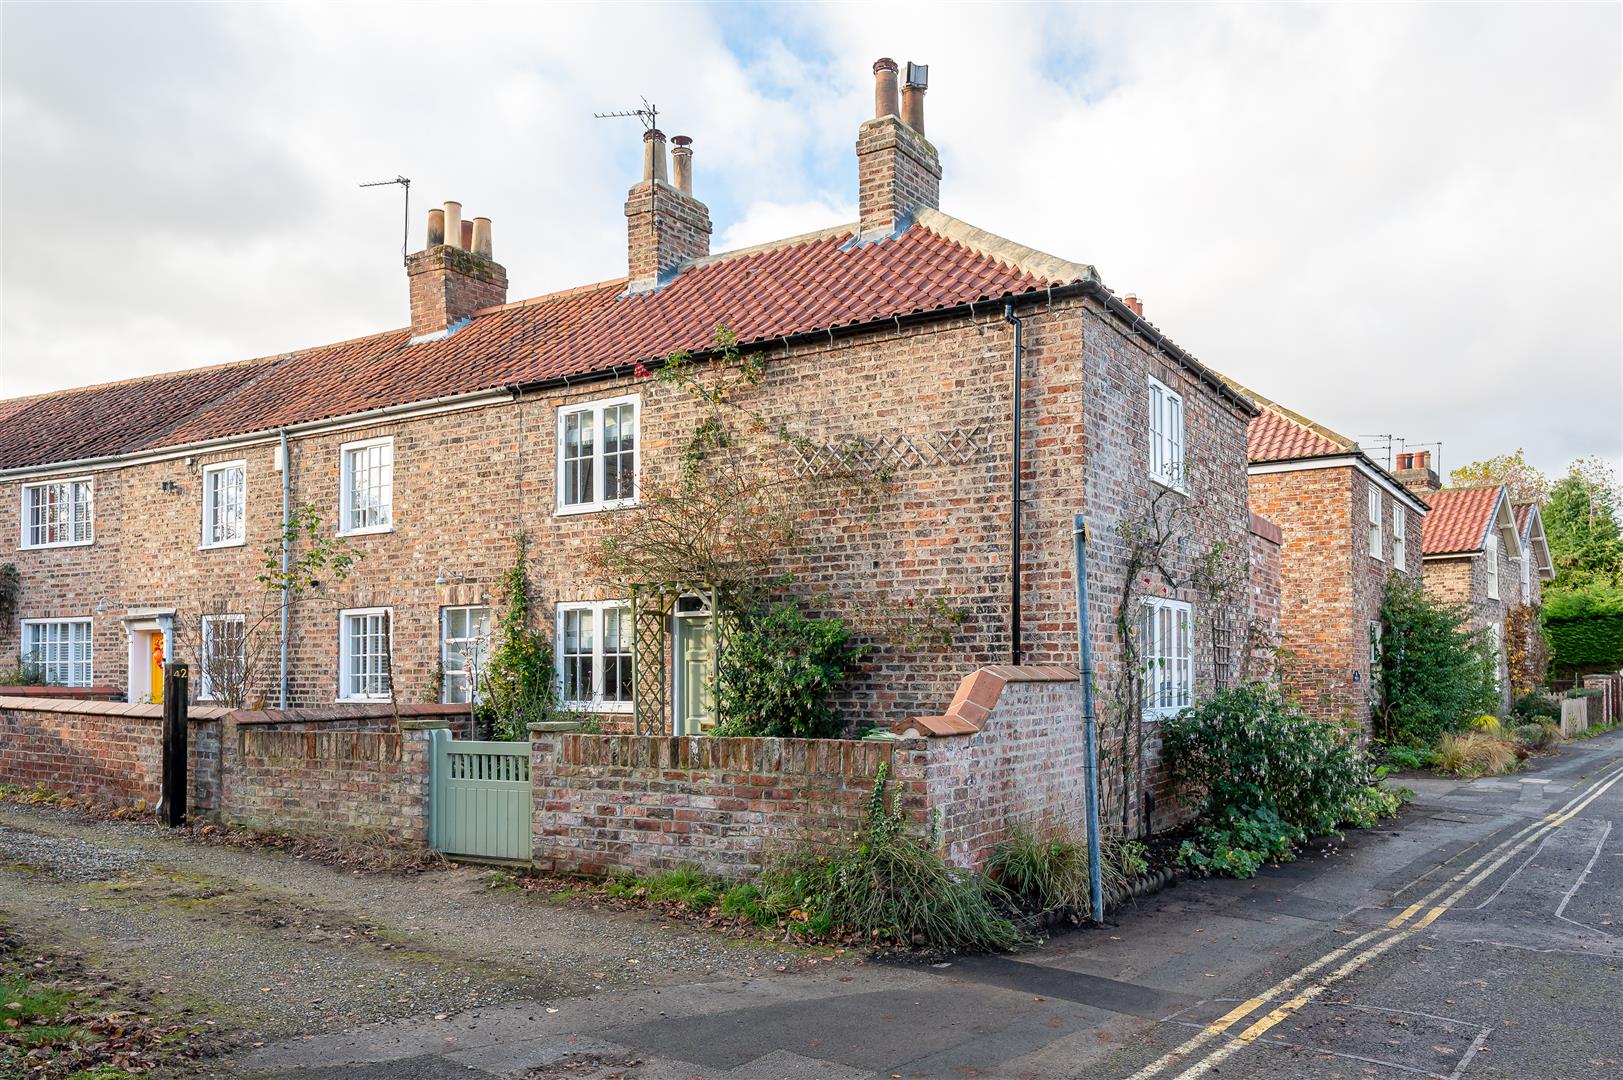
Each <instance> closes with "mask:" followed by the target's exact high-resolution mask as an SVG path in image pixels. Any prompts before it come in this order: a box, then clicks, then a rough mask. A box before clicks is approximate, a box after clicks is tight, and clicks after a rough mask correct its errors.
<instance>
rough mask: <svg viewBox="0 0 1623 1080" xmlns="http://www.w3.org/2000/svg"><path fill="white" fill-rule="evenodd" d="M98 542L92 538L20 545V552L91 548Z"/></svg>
mask: <svg viewBox="0 0 1623 1080" xmlns="http://www.w3.org/2000/svg"><path fill="white" fill-rule="evenodd" d="M95 542H96V538H95V537H94V536H92V537H91V538H90V539H89V540H62V541H59V542H58V543H55V544H18V545H17V550H18V551H48V550H50V549H51V548H70V547H90V546H91V545H92V544H94V543H95Z"/></svg>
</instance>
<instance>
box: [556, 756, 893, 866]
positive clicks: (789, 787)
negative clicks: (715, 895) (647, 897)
mask: <svg viewBox="0 0 1623 1080" xmlns="http://www.w3.org/2000/svg"><path fill="white" fill-rule="evenodd" d="M531 751H532V765H531V772H530V775H531V779H532V783H533V785H534V789H535V817H534V828H535V832H534V841H533V845H534V847H533V855H534V858H535V861H536V864H537V865H538V866H541V867H542V868H543V869H548V870H555V871H563V872H579V873H589V874H603V873H607V872H609V871H611V870H617V869H622V870H652V869H661V868H669V867H675V866H681V865H684V864H693V865H698V866H701V867H703V868H704V869H706V870H708V871H710V872H712V873H717V874H723V875H726V876H728V877H745V876H748V875H749V873H750V872H751V871H753V870H757V869H759V868H760V867H761V866H762V865H764V864H765V863H767V862H769V861H770V860H771V859H772V858H773V857H774V856H776V855H781V854H783V853H785V852H787V851H789V850H790V849H791V848H794V847H796V846H799V845H805V844H811V845H816V844H823V843H829V842H831V841H834V840H836V839H838V838H840V837H842V836H844V835H847V834H849V833H850V832H851V831H852V830H853V829H854V828H856V827H858V825H859V824H860V823H861V822H862V821H863V820H864V818H865V816H866V814H867V812H868V804H869V800H870V799H871V797H872V793H873V786H874V780H875V777H876V776H877V774H878V771H879V767H880V765H881V764H886V763H888V764H889V765H890V768H891V775H892V777H893V782H892V785H891V789H890V790H891V791H892V792H893V793H897V794H899V795H900V797H901V798H902V799H903V801H904V806H905V807H906V808H907V812H908V813H909V815H910V816H911V817H912V818H913V819H914V820H915V821H917V822H919V823H920V824H922V823H923V821H924V809H923V804H924V783H925V780H924V754H925V744H924V742H923V740H917V739H915V740H908V741H905V742H895V743H883V742H852V741H846V740H823V739H735V738H710V737H704V736H698V737H684V738H666V737H656V736H650V735H642V736H637V735H581V734H543V733H537V734H536V735H535V736H534V738H533V739H532V742H531Z"/></svg>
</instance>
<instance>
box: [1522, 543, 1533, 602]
mask: <svg viewBox="0 0 1623 1080" xmlns="http://www.w3.org/2000/svg"><path fill="white" fill-rule="evenodd" d="M1520 562H1521V564H1522V603H1524V604H1531V603H1532V602H1533V549H1532V548H1523V549H1522V557H1521V560H1520Z"/></svg>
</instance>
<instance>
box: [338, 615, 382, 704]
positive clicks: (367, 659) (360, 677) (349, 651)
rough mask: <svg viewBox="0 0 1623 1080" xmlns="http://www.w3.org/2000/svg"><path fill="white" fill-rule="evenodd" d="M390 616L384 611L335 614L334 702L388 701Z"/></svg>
mask: <svg viewBox="0 0 1623 1080" xmlns="http://www.w3.org/2000/svg"><path fill="white" fill-rule="evenodd" d="M390 614H391V613H390V611H389V609H388V608H357V609H354V610H351V611H341V612H339V613H338V700H340V701H388V700H389V698H390V696H391V691H390V686H391V678H390V675H391V671H390V668H391V664H390V655H389V630H390V621H391V620H390Z"/></svg>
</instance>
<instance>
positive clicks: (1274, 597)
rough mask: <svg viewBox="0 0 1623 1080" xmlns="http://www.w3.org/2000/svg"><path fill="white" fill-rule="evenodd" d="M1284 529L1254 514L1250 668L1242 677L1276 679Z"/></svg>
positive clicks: (1252, 522) (1248, 652)
mask: <svg viewBox="0 0 1623 1080" xmlns="http://www.w3.org/2000/svg"><path fill="white" fill-rule="evenodd" d="M1284 542H1285V541H1284V532H1283V530H1281V529H1280V527H1279V526H1278V525H1275V524H1274V523H1273V522H1271V521H1268V520H1267V519H1266V518H1263V517H1260V516H1258V515H1257V514H1252V515H1251V541H1250V564H1249V567H1248V569H1249V571H1250V588H1251V591H1250V594H1249V595H1250V598H1251V609H1250V612H1249V615H1250V620H1251V621H1250V625H1249V626H1248V627H1247V628H1246V634H1247V640H1246V642H1245V648H1246V652H1247V654H1248V656H1249V664H1248V668H1247V670H1245V671H1243V672H1241V673H1240V677H1241V678H1248V679H1249V678H1277V677H1278V665H1277V659H1276V657H1277V653H1278V649H1279V634H1280V625H1281V623H1280V619H1281V613H1280V589H1281V581H1280V572H1281V563H1280V556H1281V551H1282V547H1283V545H1284Z"/></svg>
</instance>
